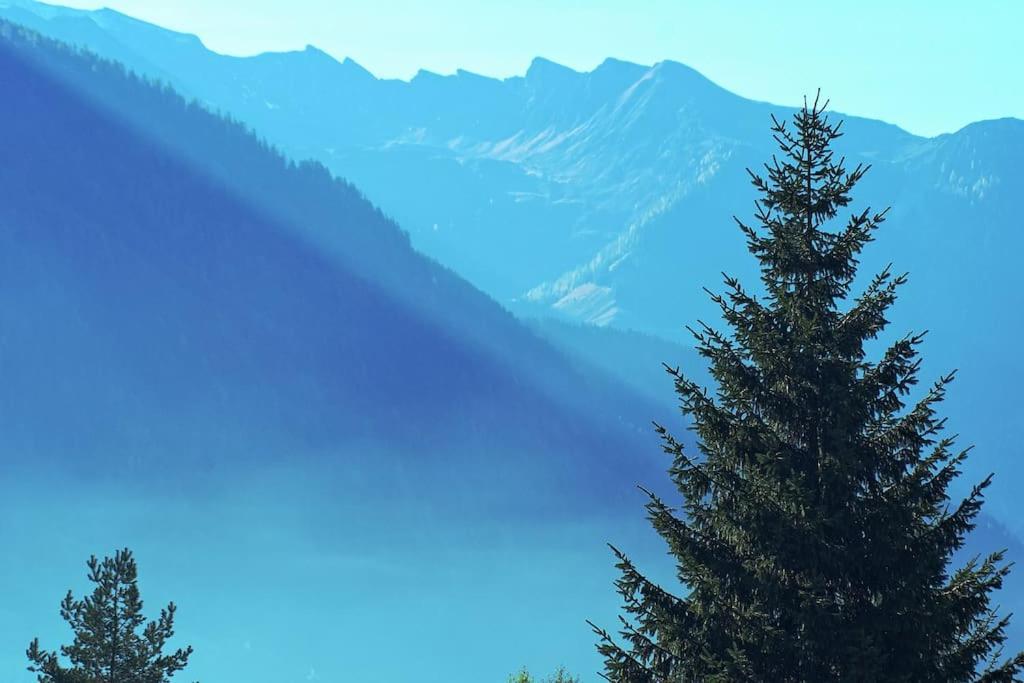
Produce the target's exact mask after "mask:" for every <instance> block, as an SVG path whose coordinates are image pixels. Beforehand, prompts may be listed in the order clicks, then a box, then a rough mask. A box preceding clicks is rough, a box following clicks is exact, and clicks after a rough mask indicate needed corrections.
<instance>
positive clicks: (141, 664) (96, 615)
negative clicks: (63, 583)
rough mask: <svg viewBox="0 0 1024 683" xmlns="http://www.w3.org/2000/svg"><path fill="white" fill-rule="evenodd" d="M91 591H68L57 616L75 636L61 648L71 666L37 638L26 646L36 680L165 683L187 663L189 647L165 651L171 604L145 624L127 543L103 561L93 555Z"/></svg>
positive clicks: (171, 619)
mask: <svg viewBox="0 0 1024 683" xmlns="http://www.w3.org/2000/svg"><path fill="white" fill-rule="evenodd" d="M88 566H89V580H90V581H91V582H92V583H94V584H96V587H95V589H93V592H92V595H91V596H89V597H86V598H83V599H81V600H75V598H74V596H73V595H72V594H71V591H68V594H67V596H65V598H64V600H63V602H61V606H60V615H61V617H63V618H64V620H65V621H66V622H68V624H69V625H70V626H71V628H72V630H73V631H74V633H75V640H74V642H73V643H72V644H71V645H64V646H62V647H61V648H60V653H61V654H62V655H63V656H64V657H67V658H68V659H69V660H70V662H71V666H69V667H65V666H63V665H61V663H60V660H59V658H58V656H57V653H56V652H46V651H44V650H41V649H39V639H38V638H36V639H35V640H33V641H32V643H31V644H30V645H29V647H28V652H27V654H28V658H29V661H30V662H31V665H30V666H29V667H28V670H29V671H32V672H34V673H38V674H39V683H168V682H169V681H170V679H171V677H172V676H173V675H174V674H175V673H177V672H178V671H181V670H182V669H184V668H185V666H186V664H188V658H189V655H191V654H192V648H191V646H190V647H186V648H184V649H179V650H176V651H174V652H173V653H171V654H167V655H165V654H163V649H164V646H165V645H166V644H167V641H168V640H170V638H171V637H172V636H173V635H174V612H175V607H174V603H173V602H172V603H170V604H169V605H168V606H167V607H166V608H165V609H163V610H161V611H160V616H159V618H158V619H157V620H156V621H151V622H149V623H148V624H147V623H146V620H145V617H143V616H142V599H141V598H140V597H139V587H138V571H137V567H136V564H135V558H134V557H132V553H131V551H130V550H128V549H127V548H126V549H124V550H119V551H118V552H117V553H115V555H114V557H107V558H104V559H103V560H102V561H101V560H98V559H97V558H96V557H91V558H90V559H89V562H88Z"/></svg>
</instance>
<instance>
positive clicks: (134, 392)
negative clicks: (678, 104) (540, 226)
mask: <svg viewBox="0 0 1024 683" xmlns="http://www.w3.org/2000/svg"><path fill="white" fill-rule="evenodd" d="M0 89H2V92H3V93H4V97H5V100H4V101H5V106H4V107H2V108H0V156H2V159H3V163H2V164H0V377H3V381H2V382H0V434H2V436H3V441H2V443H0V472H2V475H0V480H2V482H3V486H2V491H3V494H2V495H0V535H2V536H3V538H4V539H5V540H4V544H5V551H6V552H7V553H9V557H11V558H17V561H14V562H8V563H5V567H4V568H3V569H0V582H2V583H4V585H6V586H9V587H11V590H10V592H9V593H8V594H7V595H6V597H5V600H4V604H3V605H2V606H0V641H2V642H4V643H7V644H8V645H6V646H4V647H2V648H0V669H3V670H5V671H19V670H24V661H23V659H24V658H23V650H24V647H23V646H17V647H16V646H13V645H11V644H12V643H20V642H21V640H24V639H28V638H31V637H32V636H33V635H36V634H38V635H40V637H41V638H42V639H43V641H44V642H47V643H54V644H55V643H57V642H61V641H59V640H58V639H63V638H65V636H66V633H65V632H64V631H63V630H62V629H61V628H60V622H59V621H58V620H57V618H56V609H55V607H56V605H57V602H58V601H59V598H60V595H61V594H63V591H64V590H65V589H66V587H67V585H68V582H69V581H72V580H73V579H74V578H75V577H78V576H79V575H80V574H81V572H80V567H81V563H82V561H83V560H84V558H87V557H88V556H89V554H90V553H94V552H95V553H98V552H103V551H105V550H107V549H109V548H112V547H122V546H125V545H127V546H130V547H132V548H133V549H135V550H136V551H137V553H138V555H139V557H140V562H141V563H142V567H143V572H144V574H145V576H146V580H147V581H152V584H151V585H153V586H166V590H169V591H171V592H172V593H173V594H174V595H173V596H171V598H172V599H174V600H175V601H176V602H178V604H179V605H180V606H181V618H180V619H179V623H178V626H179V629H180V632H181V633H182V634H187V635H186V636H185V637H187V638H190V639H194V640H195V641H196V642H197V645H198V643H199V642H202V643H203V649H202V651H201V652H198V653H197V656H196V659H195V660H194V662H195V669H194V671H192V672H191V673H194V675H196V676H197V677H199V678H201V679H203V680H208V679H220V680H224V679H230V678H231V677H232V676H235V677H239V678H241V679H244V680H250V681H272V680H294V679H298V678H300V677H307V676H308V675H309V672H310V671H311V670H315V671H318V672H319V674H317V675H320V676H323V677H324V678H325V679H327V680H343V679H345V678H354V679H356V680H364V681H393V680H411V679H413V678H416V677H418V678H419V679H421V680H438V681H440V680H465V681H476V680H500V678H501V677H503V676H505V675H507V674H508V672H510V671H512V670H514V669H516V668H517V667H518V666H520V665H521V664H522V663H523V659H522V658H523V657H524V656H525V657H529V658H531V659H532V660H533V662H534V663H535V664H536V665H537V666H538V667H542V668H546V669H551V668H554V666H556V665H557V663H558V662H559V661H564V662H565V663H567V664H574V665H576V666H577V667H590V668H593V667H595V666H596V655H595V654H594V652H593V644H592V638H591V636H590V633H589V631H588V630H587V629H586V627H585V626H583V625H582V624H583V621H582V620H583V619H584V618H586V617H587V616H597V617H601V615H604V616H605V617H609V618H610V616H611V615H612V614H613V613H614V602H615V600H614V596H613V595H610V594H609V591H607V584H606V581H605V578H606V576H605V575H606V574H607V571H608V570H609V566H610V565H609V564H608V558H607V556H606V553H605V552H604V545H603V542H604V540H605V538H606V536H605V535H606V534H607V533H610V532H611V530H613V529H614V528H617V527H621V526H623V523H622V521H621V520H622V519H623V518H624V516H623V511H624V510H628V511H629V513H630V514H629V517H630V518H634V519H636V521H637V525H639V524H640V523H642V520H641V519H640V515H638V514H636V511H637V506H638V504H639V500H638V498H637V497H636V496H633V495H631V486H630V484H631V483H632V482H634V481H637V480H638V479H643V480H648V481H654V482H657V481H660V480H661V479H662V476H661V475H663V466H664V464H663V462H662V460H661V458H660V457H659V455H658V453H657V448H656V446H654V443H655V441H654V438H653V437H652V436H651V434H650V431H649V429H648V428H647V427H646V424H647V420H648V419H649V418H650V416H651V415H652V414H653V411H652V409H651V408H650V407H649V406H650V402H649V401H648V400H647V399H646V398H644V397H643V396H640V395H638V394H636V393H634V392H632V391H631V390H630V389H629V388H627V387H626V386H625V385H624V384H622V383H619V382H617V381H616V380H614V379H611V378H608V377H605V376H604V375H602V373H601V372H600V371H597V370H595V369H594V367H593V366H590V365H587V364H585V363H580V362H578V361H570V360H569V359H567V358H566V356H565V354H564V353H562V352H561V351H559V350H557V349H555V348H554V347H552V346H550V345H549V344H547V343H546V342H544V341H543V340H541V339H540V337H538V336H537V335H536V334H535V333H534V332H533V331H532V330H530V329H529V328H527V327H526V326H524V325H523V324H521V323H520V322H518V321H517V320H516V319H515V318H514V317H512V316H511V315H510V314H509V313H507V312H506V311H505V310H503V309H502V308H501V307H500V306H499V305H498V304H497V303H495V302H494V301H493V300H492V299H490V298H489V297H487V296H486V295H484V294H482V293H480V292H479V291H478V290H476V289H475V288H473V287H472V286H471V285H469V284H468V283H466V282H465V281H464V280H463V279H461V278H460V277H458V276H457V275H455V274H454V273H452V272H451V271H449V270H447V269H445V268H444V267H442V266H440V265H438V264H437V263H435V262H433V261H431V260H429V259H428V258H425V257H423V256H422V255H420V254H419V253H418V252H416V251H414V250H413V249H412V248H411V246H410V244H409V240H408V238H407V236H406V235H405V233H403V232H402V231H401V230H400V229H399V227H398V226H397V225H396V224H395V223H393V222H392V221H391V220H390V219H388V218H386V217H385V216H384V215H383V214H382V213H380V212H379V211H378V210H377V209H375V208H374V207H373V206H372V205H371V204H370V203H369V202H367V201H366V200H365V199H364V198H363V197H362V195H360V193H359V192H358V191H356V190H355V189H354V188H353V187H352V186H351V185H349V184H347V183H345V182H343V181H339V180H336V179H335V178H333V177H332V176H331V175H330V174H329V173H328V172H327V171H326V170H325V169H324V168H323V167H322V166H319V165H317V164H313V163H303V164H294V163H291V162H289V161H287V160H285V159H284V158H283V157H282V156H280V155H279V154H278V153H277V152H275V151H274V150H272V149H270V148H269V147H267V146H266V145H264V144H261V143H260V142H259V141H257V140H256V139H255V138H254V137H252V136H251V135H250V134H249V133H248V132H247V131H246V130H245V129H243V128H242V127H241V126H239V125H237V124H234V123H231V122H228V121H226V120H224V119H221V118H218V117H216V116H214V115H212V114H210V113H208V112H207V111H206V110H204V109H202V108H201V107H198V106H195V105H191V104H188V103H186V101H185V100H183V99H182V98H180V97H179V96H178V95H177V94H175V93H174V92H172V91H170V90H167V89H160V88H157V87H154V86H152V85H148V84H146V83H143V82H141V81H139V80H138V79H136V78H134V77H130V76H127V75H126V74H125V72H124V71H123V69H122V68H121V67H120V66H118V65H116V64H113V63H109V62H104V61H100V60H98V59H97V58H95V57H93V56H90V55H84V54H79V53H75V52H73V51H71V50H69V49H67V48H66V47H65V46H62V45H61V44H58V43H54V42H52V41H50V40H48V39H45V38H42V37H40V36H39V35H38V34H35V33H32V32H30V31H27V30H25V29H23V28H21V27H18V26H16V25H13V24H9V23H6V22H0ZM636 425H640V428H639V429H638V428H637V427H636ZM652 446H654V447H653V448H652ZM648 456H649V457H648ZM637 525H633V527H632V529H633V530H632V531H631V532H629V534H628V535H629V536H631V537H637V536H636V535H635V532H636V526H637ZM626 526H629V524H626ZM617 533H626V532H617ZM638 542H639V541H638ZM28 558H31V559H28ZM23 559H24V561H22V560H23ZM29 565H31V566H32V567H35V568H36V569H37V570H38V571H26V567H28V566H29ZM76 585H77V584H76ZM147 597H148V596H147ZM153 600H154V602H155V603H156V602H161V601H162V600H161V599H160V598H159V597H157V596H154V598H153ZM555 605H557V606H558V609H557V614H554V615H551V616H546V617H545V618H544V622H545V623H544V625H543V626H542V627H540V628H537V627H536V624H535V623H534V622H535V621H536V619H537V615H538V614H541V613H543V612H544V611H545V610H551V609H553V606H555ZM495 614H500V615H501V619H500V620H498V621H500V622H501V623H500V624H497V625H494V624H492V625H491V627H489V628H487V629H485V631H486V636H479V638H480V642H478V643H476V645H474V647H473V650H474V652H473V653H472V654H470V655H468V656H466V657H465V658H463V660H462V661H461V664H460V667H461V669H460V671H458V672H455V673H452V672H449V671H447V670H446V666H447V665H448V664H450V654H449V653H450V649H449V648H450V645H451V639H453V638H455V639H466V638H469V639H472V638H475V637H477V636H478V634H480V633H483V631H484V630H481V629H480V627H479V625H480V624H484V623H489V622H492V621H494V615H495ZM339 615H341V616H340V617H339ZM381 633H386V634H387V635H386V637H382V636H381V635H380V634H381ZM563 633H565V634H569V635H567V636H566V637H564V638H562V637H559V638H556V636H557V635H560V634H563ZM393 639H397V640H398V641H399V642H403V643H405V647H406V648H407V650H406V651H407V652H408V653H409V655H410V656H409V657H408V658H394V657H388V653H387V652H386V648H387V647H388V643H392V642H394V640H393ZM26 642H27V641H26ZM338 642H344V643H347V644H348V645H349V646H351V647H354V648H358V649H359V651H360V653H361V655H360V656H359V657H352V656H351V655H346V656H336V655H335V654H334V653H336V651H337V644H338ZM511 642H516V643H520V644H521V647H522V650H520V649H518V648H509V647H508V643H511ZM423 667H426V669H428V671H427V673H426V674H425V675H421V674H423V671H422V670H421V669H422V668H423ZM29 678H30V677H29V674H27V673H25V674H24V675H23V677H22V679H18V680H26V681H27V680H28V679H29Z"/></svg>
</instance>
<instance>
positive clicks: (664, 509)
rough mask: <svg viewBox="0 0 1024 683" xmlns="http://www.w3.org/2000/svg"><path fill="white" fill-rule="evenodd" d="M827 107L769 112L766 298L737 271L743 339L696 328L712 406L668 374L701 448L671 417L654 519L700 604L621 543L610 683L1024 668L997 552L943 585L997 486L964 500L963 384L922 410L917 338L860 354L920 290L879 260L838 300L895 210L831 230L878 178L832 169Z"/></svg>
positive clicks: (754, 234)
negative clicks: (910, 398) (953, 497)
mask: <svg viewBox="0 0 1024 683" xmlns="http://www.w3.org/2000/svg"><path fill="white" fill-rule="evenodd" d="M826 105H827V103H826ZM824 109H825V106H819V105H818V100H817V99H816V100H815V102H814V104H813V105H812V106H810V107H808V105H807V104H806V102H805V104H804V107H803V108H802V109H801V110H800V111H798V112H797V113H796V114H795V116H794V124H795V126H794V127H793V128H789V127H787V125H786V123H780V122H779V121H778V120H775V119H774V118H773V119H772V121H773V124H774V125H773V126H772V131H773V133H774V137H775V140H776V141H777V142H778V145H779V147H780V149H781V154H780V155H779V158H773V159H772V162H771V163H770V164H767V165H766V166H765V168H766V177H762V176H760V175H758V174H756V173H754V172H751V171H749V170H748V173H750V176H751V178H752V182H753V185H754V187H755V188H756V189H757V190H758V192H759V194H760V200H759V201H758V202H757V203H756V207H755V208H756V217H757V220H758V222H759V223H760V228H759V229H755V228H753V227H749V226H748V225H746V224H744V223H743V222H742V221H739V220H738V219H737V223H739V226H740V228H741V229H742V231H743V232H744V234H745V236H746V238H747V244H748V248H749V250H750V252H751V253H752V254H753V255H754V256H755V257H756V258H757V259H758V260H759V262H760V266H761V279H762V282H763V286H764V288H765V295H764V296H763V297H759V296H755V295H754V294H752V293H749V292H748V291H747V290H746V289H744V288H743V286H742V285H741V284H740V283H739V282H738V281H737V280H735V279H733V278H730V277H728V276H726V278H725V284H726V287H727V290H728V293H727V294H726V295H725V296H721V295H712V299H713V300H714V301H715V302H716V303H717V304H718V305H719V306H720V308H721V311H722V314H723V318H724V319H725V321H726V323H727V324H728V325H729V327H730V328H731V333H730V334H728V335H727V334H722V333H720V332H718V331H716V330H715V329H712V328H711V327H709V326H707V325H704V324H701V326H700V328H699V329H698V330H696V331H693V332H694V335H695V337H696V339H697V344H698V348H699V350H700V352H701V355H702V356H703V357H704V358H706V359H707V360H708V361H709V364H710V368H711V372H712V374H713V376H714V378H715V380H716V383H717V385H718V386H717V394H715V395H709V393H708V392H707V391H706V390H705V389H704V388H702V387H700V386H698V385H697V384H695V383H694V382H692V381H690V380H688V379H687V378H686V377H684V376H683V375H682V374H681V373H680V372H679V370H678V369H673V368H668V370H669V372H670V373H671V375H672V377H673V379H674V382H675V388H676V391H677V393H678V394H679V397H680V402H681V408H682V411H683V413H684V414H686V415H688V416H689V417H690V418H692V421H693V429H694V431H695V432H696V434H697V436H698V447H699V450H700V452H701V456H700V457H691V456H690V455H688V454H687V453H686V452H684V448H683V446H682V444H681V443H680V442H679V441H677V440H676V439H675V438H673V437H672V436H671V435H670V434H669V433H668V431H667V430H665V429H664V428H663V427H661V426H658V425H656V428H657V432H658V433H659V435H660V436H661V438H662V441H663V448H664V450H665V451H666V452H667V453H668V454H670V455H671V456H672V457H673V464H672V466H671V468H670V470H669V473H670V476H671V478H672V479H673V482H674V483H675V485H676V487H677V488H678V490H679V492H680V493H681V498H682V508H681V512H680V511H677V510H674V509H672V508H671V507H670V506H669V504H668V503H666V502H665V501H663V500H662V499H661V498H659V497H658V496H656V495H654V494H652V493H650V492H648V493H647V495H648V496H649V500H648V503H647V506H646V507H647V511H648V515H649V519H650V520H651V522H652V524H653V526H654V528H655V529H656V530H657V531H658V533H659V534H660V535H661V536H662V537H663V538H664V539H665V540H666V542H667V545H668V547H669V550H670V553H671V554H672V555H673V556H674V558H675V561H676V566H677V570H678V577H679V579H680V581H681V582H682V583H683V584H684V585H685V586H687V587H688V588H689V593H688V594H687V595H686V596H685V597H678V596H676V595H674V594H672V593H670V592H669V591H666V590H664V589H663V588H661V587H659V586H658V585H656V584H654V583H653V582H651V581H650V580H648V579H647V578H646V577H645V576H643V575H642V574H641V572H640V571H639V570H638V569H637V568H636V566H635V565H634V564H633V563H632V562H631V561H630V560H629V559H628V557H627V556H626V555H624V554H623V553H622V552H620V551H619V550H617V549H615V548H614V547H613V548H612V550H613V551H614V553H615V555H616V556H617V557H618V561H619V563H618V567H619V569H620V570H621V572H622V575H621V578H620V579H619V580H618V581H617V588H618V590H619V592H620V594H621V595H622V597H623V599H624V601H625V607H624V608H625V611H626V613H627V616H625V617H622V618H621V619H622V624H623V626H622V629H621V637H622V639H623V643H624V644H623V645H620V644H618V643H617V642H616V641H615V639H614V638H613V637H612V636H611V635H610V634H609V633H608V632H607V631H605V630H604V629H602V628H599V627H597V626H594V629H595V631H596V632H597V634H598V636H599V638H600V643H599V650H600V652H601V653H602V654H603V655H604V657H605V675H606V677H607V678H608V679H610V680H613V681H625V682H628V683H643V682H650V683H654V682H669V681H670V682H682V681H740V680H743V681H771V682H780V681H800V682H805V681H807V682H810V681H814V682H818V681H907V682H910V681H943V682H951V681H1012V680H1016V678H1017V676H1018V675H1019V674H1020V672H1021V670H1022V667H1024V655H1021V654H1018V655H1016V656H1013V657H1010V658H1006V659H1004V658H1003V656H1002V645H1003V643H1004V641H1005V637H1006V635H1005V631H1006V626H1007V623H1008V617H999V616H997V614H996V612H995V610H994V609H993V607H992V606H991V603H990V598H991V595H992V593H993V592H994V591H996V590H998V589H999V588H1000V587H1001V585H1002V582H1003V579H1004V577H1005V576H1006V574H1007V572H1008V566H1007V565H1006V564H1005V563H1004V561H1003V554H1002V553H1001V552H996V553H992V554H991V555H989V556H987V557H985V558H984V559H975V560H973V561H971V562H969V563H968V564H967V565H966V566H965V567H963V568H961V569H959V570H957V571H956V572H954V573H952V574H950V573H949V563H950V561H951V558H952V556H953V554H954V553H955V552H956V551H957V550H959V549H960V548H962V546H963V544H964V540H965V536H966V535H967V534H968V533H969V532H970V531H971V530H972V529H973V528H974V521H975V518H976V516H977V514H978V512H979V510H980V508H981V504H982V494H983V492H984V490H985V488H986V487H987V486H988V485H989V482H990V481H991V476H989V477H988V478H986V479H984V480H983V481H982V482H981V483H980V484H978V485H977V486H975V487H974V488H973V490H972V491H971V493H970V494H969V495H968V496H967V498H966V499H965V500H963V501H961V502H960V503H959V504H957V505H952V506H951V505H950V501H949V497H948V493H947V489H948V487H949V485H950V483H951V482H952V481H953V479H954V478H956V477H957V476H958V475H959V474H960V467H961V465H962V463H963V462H964V460H965V458H966V455H967V451H966V450H957V449H954V443H953V439H952V438H948V437H944V436H943V435H942V430H943V420H942V419H939V418H938V417H937V416H936V407H937V404H938V403H939V402H940V401H941V400H942V399H943V396H944V394H945V391H946V386H947V385H948V383H949V382H950V381H951V380H952V375H950V376H947V377H943V378H941V379H940V380H939V381H938V382H937V383H936V384H935V385H934V386H933V387H932V388H931V389H930V391H928V392H927V393H926V394H925V395H924V396H923V397H922V398H920V400H918V401H917V402H916V403H914V404H912V405H908V404H907V402H906V401H907V399H906V397H907V395H908V393H909V392H910V391H911V390H912V388H913V386H914V385H915V384H916V382H917V374H918V368H919V365H920V359H919V357H918V352H917V350H916V347H917V345H918V344H919V343H920V341H921V336H909V337H906V338H903V339H901V340H899V341H897V342H895V343H894V344H892V345H891V346H890V347H889V348H888V350H886V351H885V352H884V354H883V355H882V357H881V358H880V359H878V360H875V361H871V360H869V359H867V358H866V354H865V350H864V346H865V343H866V342H867V341H868V340H871V339H873V338H875V337H876V336H877V335H878V334H879V333H880V332H881V331H882V330H883V329H884V328H885V327H886V325H887V324H888V321H887V319H886V313H887V310H888V309H889V308H890V306H891V305H892V304H893V303H894V301H895V299H896V291H897V289H898V287H899V286H900V285H902V284H903V283H904V281H905V279H906V278H905V276H902V275H899V276H896V275H893V274H892V273H891V272H890V270H889V269H886V270H884V271H883V272H881V273H880V274H879V275H878V276H877V277H875V278H874V280H873V281H872V282H871V283H870V285H869V286H868V287H867V289H866V291H864V292H863V293H862V294H861V296H860V297H859V298H857V299H856V300H854V301H852V302H850V304H849V305H844V304H846V302H847V301H848V298H849V292H850V288H851V285H852V282H853V280H854V277H855V274H856V272H857V265H858V256H859V254H860V252H861V250H862V248H863V247H864V246H865V245H866V244H867V243H868V242H869V241H871V240H872V239H873V233H874V231H875V228H876V227H877V226H878V225H879V224H880V223H882V221H883V220H884V218H885V212H884V211H883V212H881V213H874V214H873V213H871V212H870V211H868V210H864V211H862V212H854V213H852V215H851V216H850V218H849V219H848V221H846V222H845V224H844V225H842V226H839V229H838V230H835V229H830V228H829V227H828V225H827V224H829V223H830V222H831V220H832V219H833V218H835V217H836V216H837V214H838V213H839V211H840V210H841V209H843V208H844V207H846V206H847V205H848V204H849V203H850V192H851V190H852V189H853V187H854V186H855V185H856V184H857V182H858V181H859V180H860V179H861V177H862V176H863V175H864V173H865V172H866V170H867V169H866V168H865V167H863V166H860V165H858V166H857V167H856V168H854V169H852V170H849V171H848V170H846V169H845V168H844V163H843V160H841V159H840V160H836V159H835V158H834V157H833V151H832V143H833V141H834V140H835V139H836V138H838V137H839V136H840V135H841V132H840V126H841V122H840V124H832V123H830V122H829V119H828V116H827V115H825V114H824V113H823V112H824ZM592 626H593V625H592Z"/></svg>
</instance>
